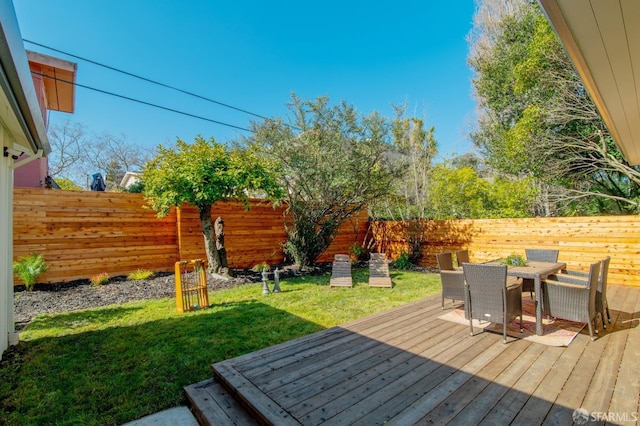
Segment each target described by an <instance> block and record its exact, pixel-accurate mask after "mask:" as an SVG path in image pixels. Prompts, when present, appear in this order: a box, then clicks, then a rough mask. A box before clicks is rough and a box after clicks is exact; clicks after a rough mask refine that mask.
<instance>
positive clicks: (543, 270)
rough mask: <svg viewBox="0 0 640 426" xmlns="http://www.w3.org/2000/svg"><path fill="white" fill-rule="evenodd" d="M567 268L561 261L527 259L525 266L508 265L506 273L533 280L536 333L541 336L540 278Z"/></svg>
mask: <svg viewBox="0 0 640 426" xmlns="http://www.w3.org/2000/svg"><path fill="white" fill-rule="evenodd" d="M564 269H567V264H566V263H563V262H556V263H552V262H535V261H533V260H529V261H527V266H508V267H507V275H509V276H512V277H518V278H529V279H532V280H533V282H534V291H535V293H536V334H537V335H538V336H542V334H543V330H542V280H543V279H544V278H546V277H548V276H549V275H552V274H555V273H557V272H559V271H561V270H564Z"/></svg>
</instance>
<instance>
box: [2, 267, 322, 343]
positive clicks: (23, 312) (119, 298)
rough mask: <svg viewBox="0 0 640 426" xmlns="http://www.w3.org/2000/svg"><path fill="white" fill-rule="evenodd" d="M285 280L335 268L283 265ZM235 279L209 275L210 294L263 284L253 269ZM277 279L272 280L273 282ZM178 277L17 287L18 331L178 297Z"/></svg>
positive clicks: (164, 275)
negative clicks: (65, 316) (44, 318)
mask: <svg viewBox="0 0 640 426" xmlns="http://www.w3.org/2000/svg"><path fill="white" fill-rule="evenodd" d="M278 268H279V270H280V271H282V272H281V273H280V277H281V279H284V278H289V277H293V276H299V275H307V274H323V273H328V272H330V271H331V264H330V263H329V264H320V265H317V266H314V267H310V268H306V269H304V270H301V269H300V268H298V267H295V266H291V265H279V266H278ZM232 273H233V278H231V279H227V280H225V279H217V278H214V277H213V276H212V275H210V274H207V288H208V289H209V291H213V290H221V289H225V288H233V287H236V286H239V285H243V284H247V283H253V282H259V281H260V280H261V275H260V273H259V272H255V271H252V270H250V269H234V270H233V271H232ZM270 279H271V280H272V279H273V278H272V277H271V278H270ZM175 295H176V287H175V276H174V274H172V273H160V274H156V275H154V276H153V277H152V278H150V279H147V280H143V281H132V280H128V279H127V278H126V277H114V278H111V279H110V280H109V282H108V283H107V284H104V285H100V286H94V285H91V284H90V282H89V280H78V281H71V282H67V283H54V284H36V286H35V288H34V290H33V291H26V290H25V288H24V286H16V287H15V291H14V320H15V323H16V330H18V331H19V330H22V329H23V328H24V327H26V326H27V324H29V322H30V321H31V320H32V319H33V318H34V317H35V316H36V315H40V314H53V313H61V312H69V311H76V310H81V309H89V308H96V307H101V306H107V305H114V304H121V303H125V302H130V301H134V300H145V299H162V298H165V297H175Z"/></svg>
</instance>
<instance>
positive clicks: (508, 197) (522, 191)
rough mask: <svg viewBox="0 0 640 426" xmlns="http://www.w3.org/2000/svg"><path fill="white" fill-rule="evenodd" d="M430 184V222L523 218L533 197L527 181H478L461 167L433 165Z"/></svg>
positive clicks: (492, 177) (484, 179) (467, 169)
mask: <svg viewBox="0 0 640 426" xmlns="http://www.w3.org/2000/svg"><path fill="white" fill-rule="evenodd" d="M431 182H432V184H431V186H430V187H429V200H430V203H429V204H430V209H431V210H430V216H431V217H433V218H434V219H481V218H504V217H527V216H529V215H530V214H531V211H530V206H531V205H532V203H533V201H534V199H535V195H536V191H535V186H533V185H532V184H531V179H530V178H525V179H522V180H517V181H511V180H508V179H504V178H500V177H497V176H495V175H494V176H490V177H489V178H488V179H487V178H482V177H480V176H479V175H478V173H477V171H476V170H474V169H473V168H472V167H469V166H468V165H464V164H461V165H460V166H455V164H454V166H453V167H451V166H450V165H449V164H448V163H447V162H444V163H440V164H437V165H435V166H434V168H433V170H432V177H431Z"/></svg>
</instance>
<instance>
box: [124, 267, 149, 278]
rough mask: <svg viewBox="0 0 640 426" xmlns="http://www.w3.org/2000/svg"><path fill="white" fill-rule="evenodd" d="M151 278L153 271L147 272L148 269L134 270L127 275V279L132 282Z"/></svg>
mask: <svg viewBox="0 0 640 426" xmlns="http://www.w3.org/2000/svg"><path fill="white" fill-rule="evenodd" d="M152 276H153V271H149V270H148V269H136V270H135V271H133V272H132V273H130V274H129V275H127V278H128V279H130V280H134V281H142V280H146V279H148V278H151V277H152Z"/></svg>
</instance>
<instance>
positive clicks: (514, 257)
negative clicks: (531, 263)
mask: <svg viewBox="0 0 640 426" xmlns="http://www.w3.org/2000/svg"><path fill="white" fill-rule="evenodd" d="M503 263H504V264H505V265H509V266H527V265H528V263H527V261H526V260H525V258H524V257H522V256H520V255H519V254H510V255H509V256H507V258H506V259H505V260H504V261H503Z"/></svg>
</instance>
